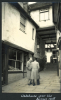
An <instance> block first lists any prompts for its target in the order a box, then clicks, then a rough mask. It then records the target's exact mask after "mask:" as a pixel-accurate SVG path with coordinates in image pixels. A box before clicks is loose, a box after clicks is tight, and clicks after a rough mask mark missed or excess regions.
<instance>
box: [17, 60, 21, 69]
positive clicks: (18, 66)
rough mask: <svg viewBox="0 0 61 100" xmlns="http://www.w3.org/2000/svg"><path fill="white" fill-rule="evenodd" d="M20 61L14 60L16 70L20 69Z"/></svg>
mask: <svg viewBox="0 0 61 100" xmlns="http://www.w3.org/2000/svg"><path fill="white" fill-rule="evenodd" d="M21 66H22V63H21V62H19V61H17V62H16V70H21Z"/></svg>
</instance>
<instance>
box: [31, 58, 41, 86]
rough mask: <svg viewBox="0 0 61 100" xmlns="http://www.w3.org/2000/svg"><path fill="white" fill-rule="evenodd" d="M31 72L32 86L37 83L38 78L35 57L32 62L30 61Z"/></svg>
mask: <svg viewBox="0 0 61 100" xmlns="http://www.w3.org/2000/svg"><path fill="white" fill-rule="evenodd" d="M31 68H32V72H31V73H32V74H31V79H32V80H33V86H34V85H36V84H37V80H38V70H39V68H40V67H39V63H38V62H37V58H34V62H32V63H31Z"/></svg>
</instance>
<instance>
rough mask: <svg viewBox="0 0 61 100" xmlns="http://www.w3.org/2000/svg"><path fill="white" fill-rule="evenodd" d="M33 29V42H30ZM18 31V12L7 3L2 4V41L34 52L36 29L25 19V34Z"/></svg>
mask: <svg viewBox="0 0 61 100" xmlns="http://www.w3.org/2000/svg"><path fill="white" fill-rule="evenodd" d="M32 28H34V40H32ZM19 29H20V12H19V11H18V10H17V9H16V8H15V7H13V6H12V5H10V4H9V3H5V4H4V2H3V3H2V40H3V41H5V40H7V41H9V42H11V43H13V44H16V45H18V46H21V47H23V48H25V49H27V50H30V51H32V52H34V43H35V35H36V28H35V26H34V25H33V24H32V23H31V22H30V21H29V20H28V19H26V27H25V33H26V34H25V33H24V32H22V31H21V30H19Z"/></svg>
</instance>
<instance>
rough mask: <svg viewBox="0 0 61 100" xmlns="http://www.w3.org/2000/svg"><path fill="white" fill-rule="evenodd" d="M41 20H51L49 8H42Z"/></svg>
mask: <svg viewBox="0 0 61 100" xmlns="http://www.w3.org/2000/svg"><path fill="white" fill-rule="evenodd" d="M39 20H40V21H46V20H49V9H46V10H40V15H39Z"/></svg>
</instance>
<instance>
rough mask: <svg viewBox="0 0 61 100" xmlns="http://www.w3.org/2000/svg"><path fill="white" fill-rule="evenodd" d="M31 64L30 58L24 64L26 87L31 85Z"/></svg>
mask: <svg viewBox="0 0 61 100" xmlns="http://www.w3.org/2000/svg"><path fill="white" fill-rule="evenodd" d="M31 62H32V57H30V58H29V60H28V61H27V64H26V68H27V79H28V85H30V84H31Z"/></svg>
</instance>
